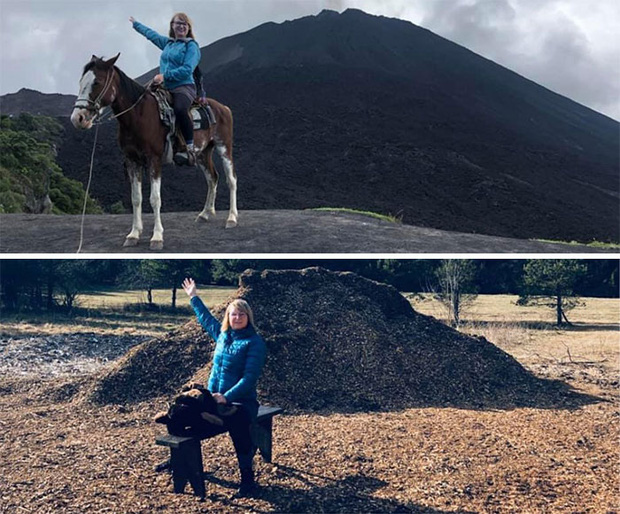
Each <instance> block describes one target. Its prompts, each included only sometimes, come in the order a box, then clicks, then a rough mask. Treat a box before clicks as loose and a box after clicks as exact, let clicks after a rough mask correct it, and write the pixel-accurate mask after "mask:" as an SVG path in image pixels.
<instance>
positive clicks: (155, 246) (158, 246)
mask: <svg viewBox="0 0 620 514" xmlns="http://www.w3.org/2000/svg"><path fill="white" fill-rule="evenodd" d="M149 248H150V249H151V250H163V249H164V242H163V241H151V244H150V245H149Z"/></svg>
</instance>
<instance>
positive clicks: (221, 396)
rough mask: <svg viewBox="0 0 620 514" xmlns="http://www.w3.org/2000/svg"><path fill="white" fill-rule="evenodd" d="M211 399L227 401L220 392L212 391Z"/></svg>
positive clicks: (221, 401) (218, 401)
mask: <svg viewBox="0 0 620 514" xmlns="http://www.w3.org/2000/svg"><path fill="white" fill-rule="evenodd" d="M213 399H214V400H215V401H216V403H222V404H223V403H227V402H226V397H225V396H224V395H223V394H220V393H213Z"/></svg>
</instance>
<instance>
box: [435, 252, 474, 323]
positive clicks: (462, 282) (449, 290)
mask: <svg viewBox="0 0 620 514" xmlns="http://www.w3.org/2000/svg"><path fill="white" fill-rule="evenodd" d="M475 277H476V264H475V263H474V261H472V260H469V259H446V260H442V261H441V263H440V265H439V267H438V268H437V269H436V270H435V278H436V280H437V282H436V287H434V288H433V295H434V297H435V299H437V300H439V301H440V302H441V304H442V305H443V306H444V307H445V308H446V311H447V314H448V316H447V317H448V323H449V324H450V326H452V327H455V328H458V327H459V325H460V324H461V314H462V312H463V308H464V307H465V306H467V305H469V304H471V303H472V302H473V301H474V299H475V298H476V296H477V294H476V292H475V291H476V290H475V282H474V281H475Z"/></svg>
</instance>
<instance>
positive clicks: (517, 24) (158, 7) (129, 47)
mask: <svg viewBox="0 0 620 514" xmlns="http://www.w3.org/2000/svg"><path fill="white" fill-rule="evenodd" d="M349 7H354V8H358V9H362V10H363V11H366V12H368V13H371V14H377V15H383V16H389V17H394V18H401V19H404V20H408V21H411V22H412V23H415V24H416V25H419V26H422V27H425V28H427V29H429V30H431V31H433V32H435V33H436V34H439V35H441V36H443V37H445V38H447V39H450V40H451V41H454V42H456V43H459V44H461V45H463V46H466V47H467V48H469V49H470V50H473V51H474V52H477V53H479V54H481V55H483V56H484V57H486V58H488V59H491V60H493V61H495V62H497V63H499V64H502V65H503V66H505V67H507V68H510V69H511V70H513V71H516V72H517V73H519V74H521V75H523V76H525V77H527V78H529V79H531V80H533V81H535V82H537V83H539V84H541V85H543V86H545V87H548V88H549V89H551V90H553V91H556V92H557V93H560V94H562V95H565V96H567V97H569V98H571V99H573V100H575V101H577V102H579V103H582V104H584V105H587V106H588V107H591V108H592V109H595V110H596V111H599V112H602V113H604V114H606V115H608V116H611V117H612V118H614V119H616V120H619V119H620V36H619V35H618V34H619V32H620V31H619V30H618V29H619V27H620V2H618V1H617V0H288V1H284V0H185V1H175V0H0V94H6V93H14V92H16V91H18V90H19V89H21V88H22V87H27V88H30V89H36V90H38V91H42V92H45V93H70V94H77V84H78V80H79V76H80V74H81V69H82V67H83V65H84V64H85V63H86V62H87V61H88V60H89V59H90V57H91V55H92V54H96V55H104V56H111V55H115V54H116V53H118V52H121V54H122V55H121V59H120V60H119V62H118V65H119V66H120V67H121V68H122V69H123V70H124V71H125V72H126V73H127V74H129V75H130V76H139V75H141V74H142V73H144V72H145V71H148V70H149V69H151V68H153V67H155V66H157V64H158V63H159V50H158V49H157V48H156V47H155V46H154V45H152V44H150V43H148V42H147V41H146V40H144V39H143V38H142V37H141V36H139V35H138V34H137V33H136V32H134V31H133V30H132V28H131V25H130V23H129V21H128V18H129V16H134V17H135V18H136V19H138V20H139V21H141V22H143V23H145V24H146V25H148V26H150V27H152V28H154V29H155V30H157V31H158V32H160V33H165V32H166V30H167V27H168V22H169V20H170V18H171V16H172V14H174V13H175V12H179V11H183V12H186V13H188V14H189V15H190V17H191V18H192V19H193V21H194V25H195V35H196V39H197V40H198V42H199V43H200V45H201V46H205V45H207V44H209V43H212V42H214V41H217V40H218V39H221V38H222V37H226V36H230V35H234V34H237V33H239V32H244V31H246V30H249V29H251V28H253V27H255V26H257V25H260V24H261V23H264V22H267V21H274V22H278V23H279V22H283V21H286V20H292V19H295V18H299V17H301V16H306V15H312V14H318V13H319V12H320V11H321V10H322V9H333V10H336V11H339V12H342V11H343V10H344V9H347V8H349Z"/></svg>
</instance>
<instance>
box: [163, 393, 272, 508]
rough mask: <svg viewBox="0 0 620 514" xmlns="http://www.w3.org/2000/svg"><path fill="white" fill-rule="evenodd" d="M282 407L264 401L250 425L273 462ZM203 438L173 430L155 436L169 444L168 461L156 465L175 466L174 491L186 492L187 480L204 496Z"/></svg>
mask: <svg viewBox="0 0 620 514" xmlns="http://www.w3.org/2000/svg"><path fill="white" fill-rule="evenodd" d="M283 411H284V409H282V408H280V407H265V406H263V405H261V406H260V407H259V408H258V417H257V418H256V422H255V423H253V424H252V426H251V427H250V431H251V434H252V441H253V442H254V445H255V446H257V447H258V450H259V451H260V454H261V456H262V457H263V460H264V461H265V462H271V456H272V453H271V450H272V445H273V439H272V433H271V429H272V426H273V417H274V416H276V415H278V414H280V413H281V412H283ZM226 432H227V430H226V429H225V428H222V429H221V430H220V431H219V432H217V433H216V434H214V435H213V436H211V437H214V436H216V435H219V434H223V433H226ZM201 440H202V439H198V438H195V437H179V436H176V435H170V434H165V435H160V436H157V437H156V438H155V444H158V445H160V446H168V447H169V448H170V461H169V464H168V463H165V464H163V465H159V466H157V469H158V470H160V471H161V470H163V469H166V468H168V467H170V468H171V469H172V483H173V486H174V492H175V493H183V491H185V486H186V485H187V482H189V483H190V485H191V486H192V489H193V490H194V494H195V495H196V496H200V498H204V497H205V494H206V493H205V483H204V475H203V468H202V448H201V445H200V441H201Z"/></svg>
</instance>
